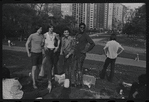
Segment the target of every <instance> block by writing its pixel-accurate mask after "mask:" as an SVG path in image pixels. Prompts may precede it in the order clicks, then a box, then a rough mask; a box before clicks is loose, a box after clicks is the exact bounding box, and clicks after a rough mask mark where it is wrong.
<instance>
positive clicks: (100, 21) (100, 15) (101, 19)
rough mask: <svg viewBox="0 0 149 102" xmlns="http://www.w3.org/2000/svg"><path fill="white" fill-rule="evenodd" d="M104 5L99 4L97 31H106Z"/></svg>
mask: <svg viewBox="0 0 149 102" xmlns="http://www.w3.org/2000/svg"><path fill="white" fill-rule="evenodd" d="M104 6H105V5H104V3H97V23H96V27H97V29H104V8H105V7H104Z"/></svg>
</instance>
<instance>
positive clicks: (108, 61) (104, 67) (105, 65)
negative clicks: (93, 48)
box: [100, 57, 116, 81]
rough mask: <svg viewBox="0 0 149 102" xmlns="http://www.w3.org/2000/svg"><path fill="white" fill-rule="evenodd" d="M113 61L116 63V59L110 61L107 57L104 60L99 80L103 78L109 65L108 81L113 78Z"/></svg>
mask: <svg viewBox="0 0 149 102" xmlns="http://www.w3.org/2000/svg"><path fill="white" fill-rule="evenodd" d="M115 61H116V59H110V58H108V57H107V58H106V60H105V63H104V66H103V69H102V71H101V75H100V78H101V79H104V78H105V75H106V70H107V67H108V66H109V64H111V72H110V75H109V77H108V79H109V80H110V81H112V79H113V77H114V68H115Z"/></svg>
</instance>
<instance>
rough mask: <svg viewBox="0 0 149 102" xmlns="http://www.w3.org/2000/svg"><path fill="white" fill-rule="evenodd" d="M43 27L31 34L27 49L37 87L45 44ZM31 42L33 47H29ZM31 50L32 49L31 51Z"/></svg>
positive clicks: (34, 84) (34, 85)
mask: <svg viewBox="0 0 149 102" xmlns="http://www.w3.org/2000/svg"><path fill="white" fill-rule="evenodd" d="M41 32H42V27H40V28H38V29H37V32H36V33H33V34H31V35H30V36H29V37H28V39H27V42H26V44H25V45H26V51H27V54H28V57H31V59H32V74H31V75H32V80H33V87H34V88H35V89H36V88H37V86H36V81H35V80H37V79H38V75H39V68H40V66H41V63H42V49H43V46H44V37H43V35H42V34H41ZM30 43H31V48H30V49H29V44H30ZM29 50H31V51H29Z"/></svg>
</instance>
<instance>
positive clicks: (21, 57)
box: [2, 50, 146, 99]
mask: <svg viewBox="0 0 149 102" xmlns="http://www.w3.org/2000/svg"><path fill="white" fill-rule="evenodd" d="M2 57H3V59H2V61H3V64H4V63H5V64H6V66H7V67H8V68H9V69H10V71H11V74H12V75H11V76H16V75H17V76H21V77H23V76H24V78H22V82H24V83H23V85H26V79H25V78H28V77H27V76H28V73H29V72H30V71H31V60H30V58H28V57H27V54H26V53H24V52H15V51H7V50H3V55H2ZM88 65H93V66H94V67H95V68H96V69H95V70H89V71H87V72H85V74H90V75H94V76H96V77H98V75H99V72H100V71H101V69H102V66H103V62H97V61H89V60H86V61H85V64H84V67H85V66H88ZM108 73H109V72H108ZM142 73H146V69H145V68H140V67H133V66H127V65H119V64H116V66H115V77H114V82H113V83H110V82H108V81H107V80H101V79H98V80H97V81H96V85H95V86H93V87H91V89H92V90H95V91H101V90H104V92H105V91H106V92H107V94H108V95H109V96H111V97H113V98H118V97H119V94H118V93H117V91H116V90H117V88H118V84H119V83H120V82H122V81H125V82H128V83H132V82H133V81H137V77H138V76H139V75H140V74H142ZM46 85H47V84H46V83H45V84H44V85H43V84H42V85H41V87H42V88H43V87H46ZM24 90H26V91H31V90H33V89H31V85H26V88H25V89H24ZM53 90H59V89H53ZM72 90H73V91H72V93H71V98H74V99H75V98H76V97H80V98H83V97H84V95H86V94H87V93H86V94H85V92H82V91H80V90H78V89H76V88H73V89H72ZM54 92H55V91H53V93H54ZM78 93H80V94H78ZM55 94H56V93H55ZM81 94H82V96H81ZM127 95H128V93H127V94H126V96H127ZM47 98H48V97H47Z"/></svg>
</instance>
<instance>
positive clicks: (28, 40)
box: [25, 35, 32, 57]
mask: <svg viewBox="0 0 149 102" xmlns="http://www.w3.org/2000/svg"><path fill="white" fill-rule="evenodd" d="M31 40H32V35H30V36H29V38H28V39H27V42H26V44H25V47H26V51H27V54H28V56H29V57H30V52H29V47H28V45H29V43H30V42H31Z"/></svg>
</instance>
